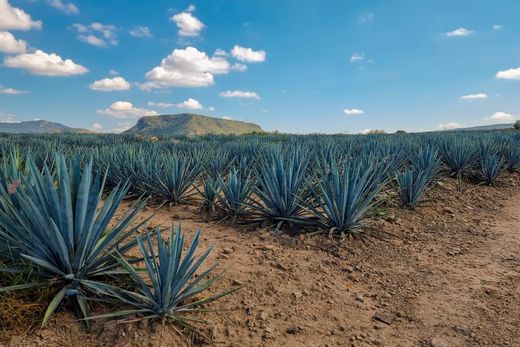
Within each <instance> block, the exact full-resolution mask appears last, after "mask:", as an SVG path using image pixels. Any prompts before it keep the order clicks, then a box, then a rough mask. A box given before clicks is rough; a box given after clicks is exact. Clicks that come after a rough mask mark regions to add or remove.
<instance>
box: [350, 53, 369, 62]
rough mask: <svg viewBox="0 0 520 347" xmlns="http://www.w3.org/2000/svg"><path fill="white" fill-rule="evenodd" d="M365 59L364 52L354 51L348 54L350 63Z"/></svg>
mask: <svg viewBox="0 0 520 347" xmlns="http://www.w3.org/2000/svg"><path fill="white" fill-rule="evenodd" d="M363 60H365V53H354V54H352V55H351V56H350V60H349V61H350V62H351V63H356V62H358V61H363Z"/></svg>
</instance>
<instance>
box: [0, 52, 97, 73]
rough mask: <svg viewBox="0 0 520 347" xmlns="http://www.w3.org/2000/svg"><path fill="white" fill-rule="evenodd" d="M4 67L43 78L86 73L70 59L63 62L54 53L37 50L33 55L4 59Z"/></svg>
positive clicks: (26, 54) (84, 69) (83, 68)
mask: <svg viewBox="0 0 520 347" xmlns="http://www.w3.org/2000/svg"><path fill="white" fill-rule="evenodd" d="M4 66H7V67H10V68H16V69H25V70H27V71H29V72H30V73H32V74H34V75H43V76H72V75H82V74H84V73H87V72H88V69H87V68H86V67H84V66H81V65H79V64H76V63H74V62H73V61H72V60H70V59H65V60H63V59H62V58H61V57H60V56H59V55H57V54H56V53H51V54H47V53H45V52H43V51H41V50H39V49H38V50H36V51H35V52H33V53H24V54H20V55H17V56H14V57H6V58H4Z"/></svg>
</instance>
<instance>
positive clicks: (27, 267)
mask: <svg viewBox="0 0 520 347" xmlns="http://www.w3.org/2000/svg"><path fill="white" fill-rule="evenodd" d="M54 165H55V169H56V173H55V175H53V174H51V171H50V169H49V168H48V167H47V166H46V165H45V166H44V168H43V173H42V172H41V171H39V170H38V168H37V167H36V165H35V164H34V163H33V162H29V163H28V177H27V178H26V179H24V180H23V181H22V182H21V184H20V185H19V186H18V187H16V189H14V190H11V191H7V190H6V189H4V187H3V186H2V185H0V196H1V198H0V240H1V241H0V243H4V244H7V245H9V257H10V262H9V264H15V265H13V266H8V267H4V268H2V269H0V271H4V272H11V273H16V272H19V273H32V274H33V275H34V276H35V277H36V278H37V279H38V281H37V282H36V283H29V284H22V285H16V286H10V287H4V288H1V289H0V292H9V291H14V290H19V289H26V288H30V287H36V286H49V287H50V288H51V289H53V290H55V292H56V294H55V296H54V298H53V299H52V301H51V302H50V304H49V306H48V308H47V311H46V313H45V316H44V319H43V324H45V323H46V322H47V321H48V320H49V318H50V316H51V315H52V314H53V312H54V311H55V310H56V309H57V307H58V306H59V305H60V304H61V303H62V302H63V301H64V300H65V299H73V300H74V302H75V303H76V304H77V307H78V311H79V312H80V313H81V315H83V316H88V315H89V304H88V301H87V298H88V296H89V293H88V291H86V290H85V287H84V281H86V280H89V281H98V280H103V278H106V276H109V275H117V274H120V273H121V266H120V264H119V262H118V261H117V260H116V258H117V257H116V256H117V255H118V254H125V253H126V252H128V251H129V250H130V249H132V248H133V247H134V246H136V244H137V242H136V241H135V239H134V240H132V241H129V239H130V237H131V236H132V235H134V233H135V231H136V230H137V228H139V227H140V225H141V224H138V225H134V226H131V224H132V222H133V220H134V217H135V215H136V214H137V213H138V212H139V210H141V208H142V207H143V205H144V201H141V202H138V203H137V204H136V205H135V206H134V207H133V208H132V209H130V210H129V211H128V213H127V214H126V215H125V216H123V217H122V219H121V220H120V221H118V222H117V223H116V224H115V225H114V226H110V223H111V222H112V221H113V217H114V215H115V213H116V210H117V209H118V208H119V206H120V204H121V201H122V200H123V198H124V197H125V194H126V192H127V190H128V184H126V185H123V186H116V188H114V189H113V190H112V191H111V192H110V194H109V195H108V196H107V197H106V198H105V199H102V194H103V188H104V184H105V180H104V178H102V176H101V175H99V174H94V173H93V170H92V160H91V161H90V162H89V163H87V164H86V166H85V168H84V169H83V171H81V168H80V163H79V161H78V160H76V161H74V162H73V163H72V164H71V166H70V168H68V167H67V164H66V161H65V158H64V157H63V156H62V155H61V156H58V157H57V159H56V161H55V164H54ZM143 223H144V222H143ZM16 264H23V266H21V265H20V266H18V267H17V266H16Z"/></svg>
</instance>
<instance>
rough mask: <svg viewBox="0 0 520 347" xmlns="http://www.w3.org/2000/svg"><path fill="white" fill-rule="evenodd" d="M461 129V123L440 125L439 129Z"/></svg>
mask: <svg viewBox="0 0 520 347" xmlns="http://www.w3.org/2000/svg"><path fill="white" fill-rule="evenodd" d="M460 127H461V125H460V124H459V123H453V122H451V123H441V124H439V128H441V129H444V130H453V129H457V128H460Z"/></svg>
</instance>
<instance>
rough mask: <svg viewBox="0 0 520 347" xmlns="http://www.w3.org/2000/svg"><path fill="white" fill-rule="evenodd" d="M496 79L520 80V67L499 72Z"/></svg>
mask: <svg viewBox="0 0 520 347" xmlns="http://www.w3.org/2000/svg"><path fill="white" fill-rule="evenodd" d="M496 78H498V79H503V80H520V67H517V68H513V69H509V70H503V71H499V72H497V74H496Z"/></svg>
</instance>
